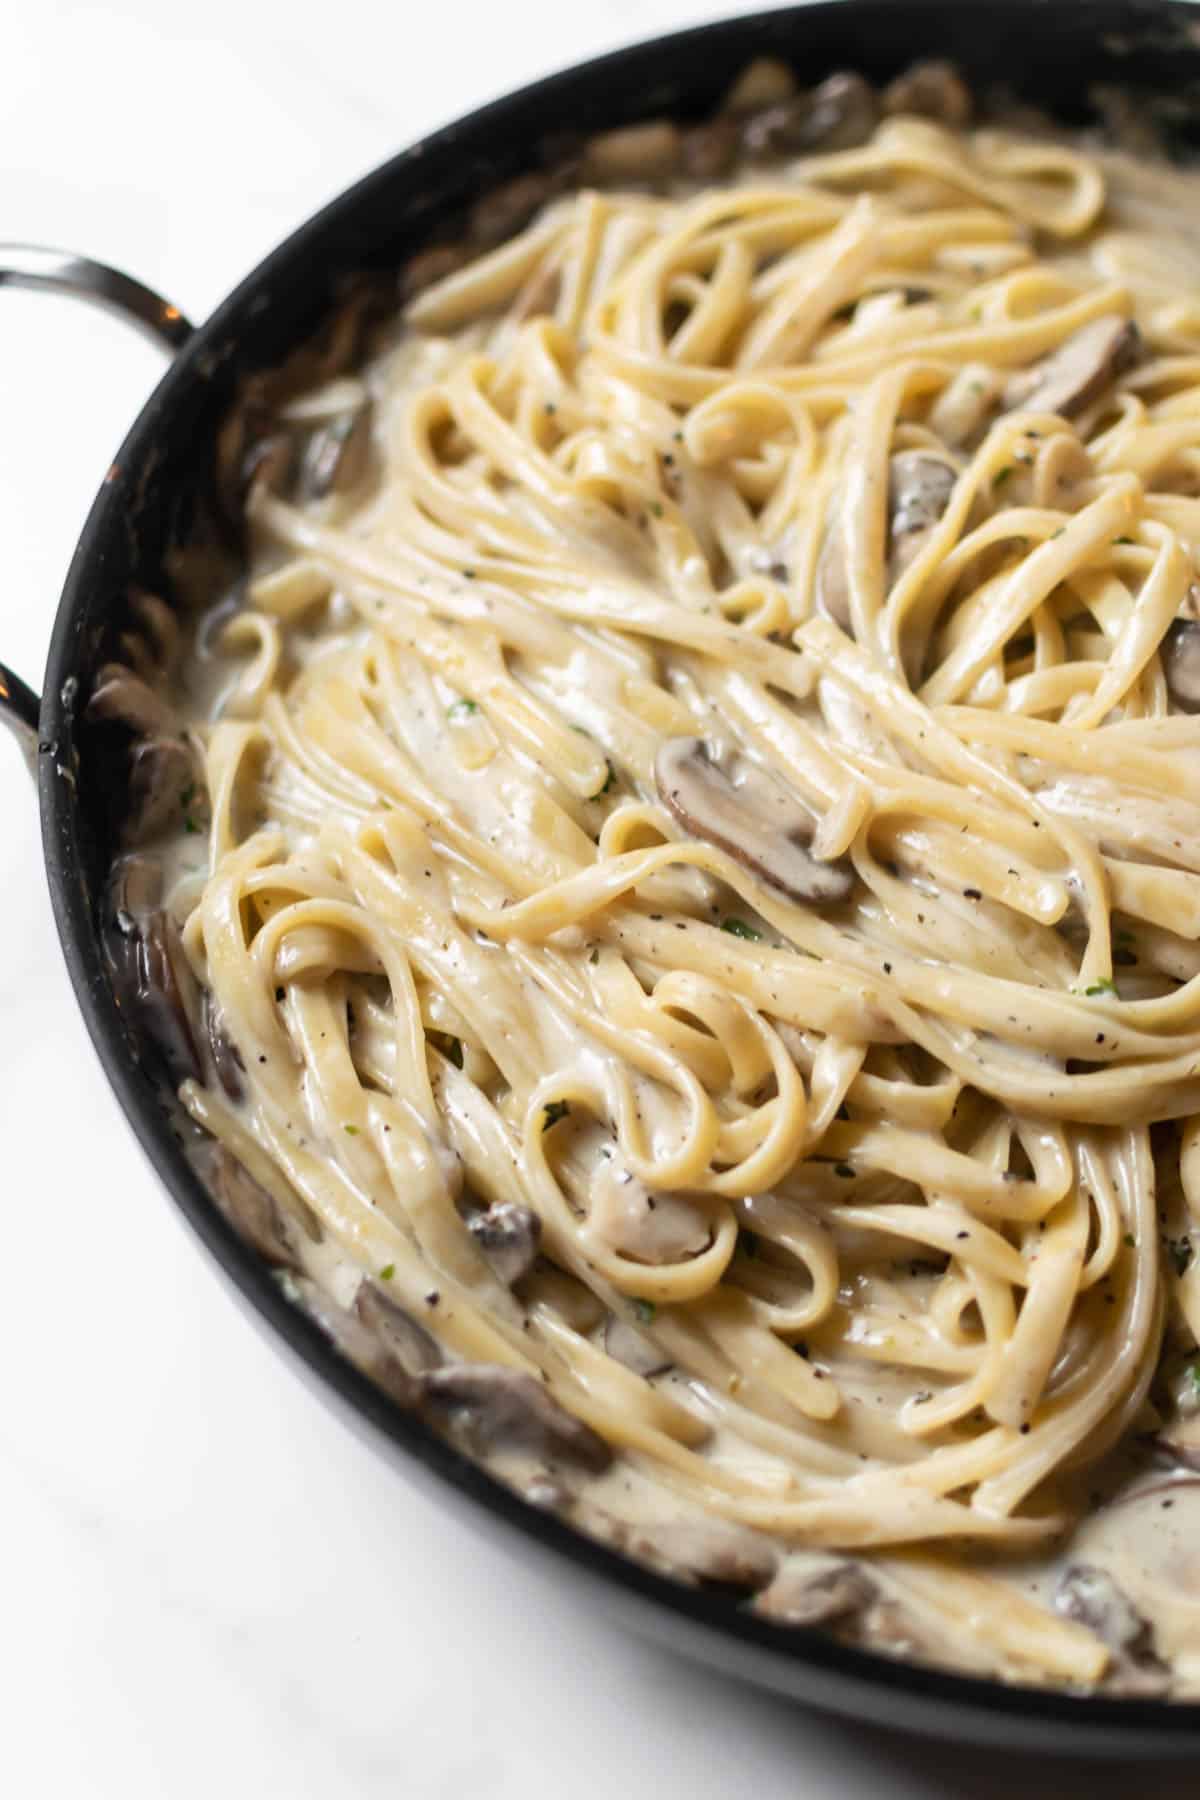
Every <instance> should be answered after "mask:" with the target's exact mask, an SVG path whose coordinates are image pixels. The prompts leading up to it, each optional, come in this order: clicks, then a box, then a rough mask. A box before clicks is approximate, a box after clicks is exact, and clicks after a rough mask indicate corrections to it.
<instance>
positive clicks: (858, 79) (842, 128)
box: [742, 71, 879, 156]
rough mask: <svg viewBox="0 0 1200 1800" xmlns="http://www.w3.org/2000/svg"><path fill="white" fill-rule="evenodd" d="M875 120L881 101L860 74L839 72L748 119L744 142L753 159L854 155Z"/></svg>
mask: <svg viewBox="0 0 1200 1800" xmlns="http://www.w3.org/2000/svg"><path fill="white" fill-rule="evenodd" d="M878 120H879V99H878V96H877V95H876V93H875V90H874V88H873V87H872V86H871V84H870V82H868V81H864V79H863V77H862V76H861V75H855V74H851V73H849V72H845V71H843V72H842V73H839V74H837V75H831V76H830V77H829V78H828V80H827V81H823V82H822V83H821V85H820V87H817V88H813V89H812V91H811V92H809V93H806V94H798V95H797V96H796V97H795V99H793V100H784V101H781V102H780V103H779V104H778V105H775V106H769V107H767V108H766V109H765V111H763V112H760V113H755V114H754V115H753V116H752V117H751V118H748V119H747V120H746V123H745V126H744V128H743V131H742V143H743V144H744V146H745V148H746V150H747V151H748V153H749V154H750V155H751V156H777V155H779V154H780V153H781V152H785V151H805V150H853V149H855V148H856V147H857V146H858V145H859V144H865V143H866V141H867V139H868V138H869V137H870V135H871V133H872V132H873V131H874V129H875V126H876V124H877V123H878Z"/></svg>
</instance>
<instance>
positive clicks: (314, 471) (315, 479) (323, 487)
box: [296, 404, 371, 501]
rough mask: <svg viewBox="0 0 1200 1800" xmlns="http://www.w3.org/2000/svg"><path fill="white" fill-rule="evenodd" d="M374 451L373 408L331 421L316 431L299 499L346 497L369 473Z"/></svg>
mask: <svg viewBox="0 0 1200 1800" xmlns="http://www.w3.org/2000/svg"><path fill="white" fill-rule="evenodd" d="M370 450H371V407H370V405H369V404H367V405H366V406H358V407H354V408H353V409H351V410H349V411H347V412H344V413H340V414H339V415H338V417H337V418H336V419H330V421H329V423H328V424H327V425H323V426H321V428H320V429H319V430H318V431H314V432H313V434H312V436H311V437H310V438H309V440H308V444H307V447H306V448H305V451H304V454H303V456H302V458H301V462H300V473H299V475H298V477H297V482H296V498H297V499H298V500H302V501H303V500H324V499H327V498H328V496H329V495H330V494H344V493H347V492H348V491H349V490H350V489H351V488H353V487H355V486H356V485H357V484H358V482H360V481H361V480H362V478H363V476H364V475H365V474H366V471H367V461H368V458H369V456H370Z"/></svg>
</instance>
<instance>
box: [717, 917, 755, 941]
mask: <svg viewBox="0 0 1200 1800" xmlns="http://www.w3.org/2000/svg"><path fill="white" fill-rule="evenodd" d="M721 930H722V931H727V932H728V933H729V935H730V937H735V938H745V939H746V941H747V943H751V944H761V943H762V932H761V931H756V930H755V929H754V927H753V925H747V923H746V921H745V919H736V918H728V919H722V920H721Z"/></svg>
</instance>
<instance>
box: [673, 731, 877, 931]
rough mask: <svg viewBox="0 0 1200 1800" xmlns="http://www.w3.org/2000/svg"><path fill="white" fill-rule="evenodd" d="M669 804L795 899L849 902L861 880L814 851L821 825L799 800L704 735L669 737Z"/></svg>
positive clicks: (689, 825)
mask: <svg viewBox="0 0 1200 1800" xmlns="http://www.w3.org/2000/svg"><path fill="white" fill-rule="evenodd" d="M654 779H655V782H656V784H657V787H658V792H659V795H660V797H661V799H662V802H663V805H664V806H666V807H667V809H668V811H669V812H671V813H672V814H673V815H674V817H675V818H676V819H677V820H678V821H679V823H680V824H681V825H682V826H683V829H684V830H685V831H686V832H687V833H688V834H689V835H690V836H692V837H697V838H703V839H705V840H706V841H707V842H708V843H710V844H716V845H717V847H718V848H719V849H721V850H724V851H725V852H726V853H727V854H728V855H729V856H732V857H734V858H735V860H736V861H738V862H740V863H741V864H742V865H743V867H744V868H747V869H750V870H751V871H752V872H753V873H754V874H755V875H758V876H759V877H760V878H761V879H762V880H763V881H765V882H767V883H768V884H769V885H770V886H771V887H774V888H778V889H779V891H780V892H781V893H784V894H787V895H788V897H789V898H790V899H792V900H799V901H802V902H805V903H807V904H815V905H821V904H824V903H827V902H828V903H832V902H835V901H839V900H844V899H845V898H846V897H847V895H848V894H849V893H850V890H851V887H852V886H853V881H854V877H853V875H852V873H851V871H850V869H849V867H848V866H847V865H846V864H844V863H823V862H818V861H817V859H816V857H814V856H812V855H810V854H809V850H808V845H809V844H810V843H811V842H812V837H813V833H814V830H815V825H814V823H813V820H812V817H811V815H810V814H809V813H808V812H806V811H805V809H804V808H803V807H802V806H801V805H800V803H799V801H798V800H797V799H796V798H795V796H794V795H793V794H792V793H791V792H790V791H789V790H788V789H787V788H786V787H785V786H784V785H783V783H782V782H780V781H777V780H776V779H775V778H774V776H772V775H768V774H767V773H766V771H765V770H763V769H759V768H757V767H756V766H755V764H754V763H752V762H751V761H750V760H749V758H748V757H745V756H742V755H740V754H738V753H737V752H726V753H720V752H718V751H715V750H714V749H713V748H712V747H711V746H710V745H709V744H707V743H705V741H704V739H703V738H669V739H668V740H667V741H666V742H665V743H664V744H663V745H662V746H661V747H660V749H659V752H658V755H657V757H656V758H655V762H654Z"/></svg>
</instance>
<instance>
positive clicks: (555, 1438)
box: [421, 1363, 613, 1475]
mask: <svg viewBox="0 0 1200 1800" xmlns="http://www.w3.org/2000/svg"><path fill="white" fill-rule="evenodd" d="M421 1398H422V1405H423V1410H424V1411H425V1412H426V1414H427V1415H429V1416H431V1417H432V1418H434V1419H436V1420H438V1421H440V1422H444V1423H446V1424H448V1425H451V1426H452V1427H453V1428H454V1429H455V1430H456V1432H457V1433H458V1434H459V1435H460V1436H461V1437H462V1438H463V1440H464V1442H465V1444H466V1446H467V1448H468V1449H469V1450H471V1451H472V1453H473V1454H474V1455H476V1456H487V1455H489V1454H490V1453H491V1452H493V1451H505V1450H508V1451H524V1452H526V1453H528V1454H530V1455H534V1456H540V1457H544V1458H545V1459H546V1460H547V1461H549V1462H558V1461H563V1462H568V1463H575V1464H577V1465H578V1466H579V1467H580V1468H583V1469H586V1470H587V1471H588V1473H589V1474H593V1475H601V1474H603V1473H604V1471H605V1469H607V1468H608V1467H609V1465H610V1463H611V1462H612V1456H613V1453H612V1450H611V1449H610V1448H609V1446H608V1445H607V1444H606V1443H605V1441H604V1439H603V1438H602V1437H600V1436H599V1435H598V1433H596V1432H594V1431H593V1430H592V1428H591V1426H590V1425H585V1424H584V1423H583V1420H582V1419H576V1418H574V1417H573V1415H572V1414H571V1413H569V1412H567V1410H566V1409H565V1407H562V1406H560V1405H559V1404H558V1401H557V1400H554V1399H552V1398H551V1396H550V1395H549V1394H548V1393H547V1392H546V1390H545V1389H544V1388H543V1387H542V1386H541V1384H540V1383H539V1382H537V1381H535V1380H534V1378H533V1376H532V1375H526V1374H524V1373H523V1372H521V1371H519V1370H516V1369H506V1368H502V1367H501V1366H500V1365H499V1364H495V1363H477V1364H471V1365H465V1364H464V1365H461V1366H458V1367H455V1368H445V1369H435V1370H433V1371H432V1372H431V1373H430V1374H428V1375H426V1376H424V1377H423V1378H422V1381H421Z"/></svg>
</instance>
